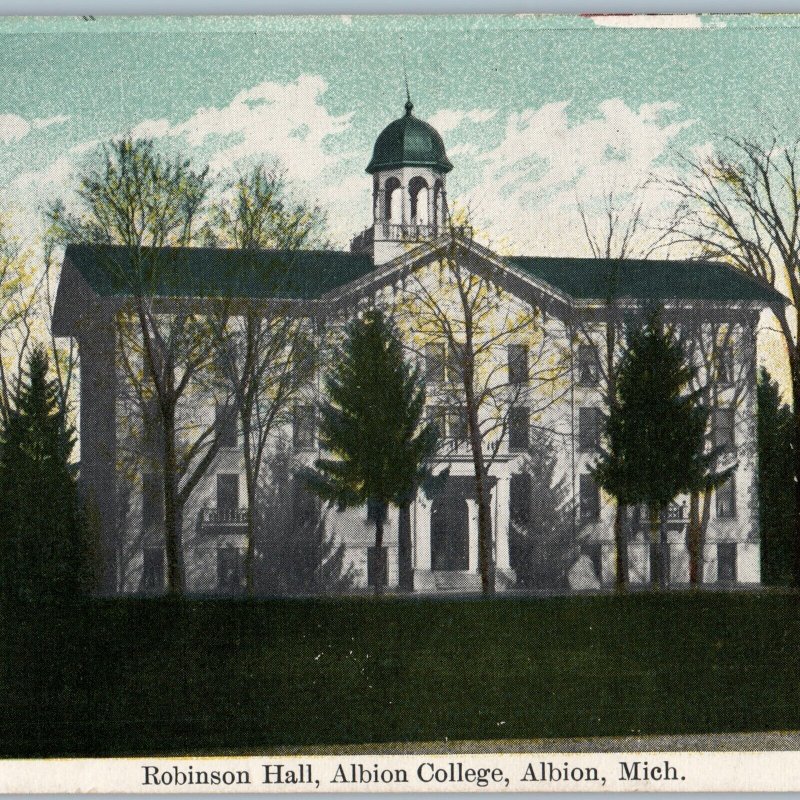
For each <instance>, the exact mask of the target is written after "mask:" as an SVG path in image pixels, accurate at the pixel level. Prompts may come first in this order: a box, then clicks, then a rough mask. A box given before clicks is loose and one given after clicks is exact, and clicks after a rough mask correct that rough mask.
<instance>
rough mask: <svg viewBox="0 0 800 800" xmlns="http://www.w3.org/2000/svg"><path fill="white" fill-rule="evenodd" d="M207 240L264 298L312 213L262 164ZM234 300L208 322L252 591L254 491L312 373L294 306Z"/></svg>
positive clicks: (294, 252)
mask: <svg viewBox="0 0 800 800" xmlns="http://www.w3.org/2000/svg"><path fill="white" fill-rule="evenodd" d="M212 226H213V230H214V233H215V235H216V236H217V237H218V238H219V241H221V242H222V243H224V244H226V245H229V246H233V247H235V248H238V249H239V250H241V251H243V252H242V254H241V256H243V258H242V257H240V268H244V269H245V270H247V271H248V272H252V273H255V272H256V271H258V274H259V281H260V282H261V284H262V286H263V287H264V289H265V292H266V293H273V294H274V295H275V296H276V298H277V297H278V296H279V294H280V293H279V291H278V290H279V289H280V288H283V287H284V286H285V285H286V283H287V281H288V280H289V278H290V275H291V271H292V266H293V264H294V263H295V260H296V258H297V256H298V254H299V253H300V251H301V250H302V249H303V248H307V247H309V246H310V245H315V244H317V243H318V242H319V239H320V232H321V230H322V228H323V226H324V217H323V215H322V213H321V212H320V210H319V209H317V208H312V207H309V206H307V205H305V204H303V203H295V202H292V201H291V199H290V198H289V197H288V193H287V187H286V185H285V182H284V179H283V176H282V174H281V173H280V172H279V171H276V170H271V171H270V170H267V169H266V168H264V167H263V166H258V167H256V168H254V169H253V170H252V171H251V172H250V173H249V174H247V175H242V176H240V177H239V178H238V179H237V180H236V181H235V183H234V184H233V186H231V187H229V191H228V192H227V193H226V194H225V195H223V198H222V199H221V200H220V201H219V203H218V205H217V207H216V208H215V210H214V213H213V215H212ZM276 298H273V299H265V300H262V301H258V300H254V299H244V300H241V302H240V303H239V305H238V307H237V308H236V309H235V310H233V311H232V312H231V311H230V310H225V311H224V313H223V314H222V316H221V317H217V318H214V322H215V324H214V336H215V346H216V348H217V349H218V351H219V353H220V356H221V357H220V360H219V365H220V368H221V370H222V373H223V376H224V378H225V380H226V381H227V382H228V383H229V385H230V387H231V390H232V400H233V407H234V411H235V413H236V415H237V416H238V418H239V421H240V423H241V427H242V449H243V454H244V469H245V483H246V490H247V502H248V514H247V545H246V554H245V580H246V589H247V593H248V594H249V595H251V596H252V594H253V592H254V561H255V538H256V528H257V516H258V487H259V481H260V476H261V471H262V465H263V462H264V456H265V453H266V452H267V447H268V444H269V442H270V437H272V436H273V435H274V434H275V432H276V430H277V429H279V428H280V427H282V426H284V425H286V424H287V423H288V422H290V421H291V413H292V410H293V407H294V404H295V403H296V402H297V400H298V398H299V397H300V396H301V392H302V390H303V388H304V387H306V386H307V384H308V383H309V381H310V380H311V378H312V375H313V371H314V364H315V359H314V357H313V356H314V347H313V340H314V331H313V320H309V319H308V318H304V317H303V316H302V315H301V312H302V308H301V307H300V306H299V304H298V303H297V302H292V301H286V300H280V299H276Z"/></svg>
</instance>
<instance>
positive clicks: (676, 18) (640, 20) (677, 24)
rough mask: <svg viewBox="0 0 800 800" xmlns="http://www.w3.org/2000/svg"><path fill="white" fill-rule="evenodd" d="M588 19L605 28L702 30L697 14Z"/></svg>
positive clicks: (613, 15) (615, 15)
mask: <svg viewBox="0 0 800 800" xmlns="http://www.w3.org/2000/svg"><path fill="white" fill-rule="evenodd" d="M589 19H591V20H592V22H594V24H595V25H600V26H602V27H605V28H702V27H703V21H702V19H701V17H700V15H699V14H599V15H597V16H591V17H589Z"/></svg>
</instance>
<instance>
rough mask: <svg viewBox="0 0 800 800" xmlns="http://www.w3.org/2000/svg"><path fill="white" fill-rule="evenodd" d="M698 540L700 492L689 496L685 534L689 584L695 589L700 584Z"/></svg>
mask: <svg viewBox="0 0 800 800" xmlns="http://www.w3.org/2000/svg"><path fill="white" fill-rule="evenodd" d="M700 539H701V523H700V492H698V491H693V492H692V493H691V494H690V495H689V529H688V531H687V533H686V546H687V549H688V550H689V583H690V584H691V585H692V588H697V585H698V584H699V583H701V575H700Z"/></svg>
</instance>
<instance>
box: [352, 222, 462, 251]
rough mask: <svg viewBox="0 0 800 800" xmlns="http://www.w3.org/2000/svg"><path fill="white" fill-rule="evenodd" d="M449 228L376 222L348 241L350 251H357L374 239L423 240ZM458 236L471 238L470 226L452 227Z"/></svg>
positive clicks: (384, 240) (363, 248) (367, 245)
mask: <svg viewBox="0 0 800 800" xmlns="http://www.w3.org/2000/svg"><path fill="white" fill-rule="evenodd" d="M449 230H451V229H450V228H449V227H448V226H447V225H418V224H415V223H407V224H405V225H395V224H393V223H391V222H377V223H375V225H373V226H372V227H370V228H367V229H366V230H364V231H362V232H361V233H359V234H358V236H356V237H355V238H354V239H353V240H352V242H351V243H350V250H351V251H352V252H354V253H355V252H359V251H361V250H365V249H366V248H368V247H369V246H370V245H371V244H372V243H373V242H374V241H376V240H378V241H382V242H424V241H427V240H429V239H435V238H436V237H437V236H441V235H442V234H444V233H447V232H448V231H449ZM452 230H453V232H454V233H455V234H456V235H458V236H463V237H467V238H472V228H471V227H470V226H469V225H459V226H457V227H454V228H452Z"/></svg>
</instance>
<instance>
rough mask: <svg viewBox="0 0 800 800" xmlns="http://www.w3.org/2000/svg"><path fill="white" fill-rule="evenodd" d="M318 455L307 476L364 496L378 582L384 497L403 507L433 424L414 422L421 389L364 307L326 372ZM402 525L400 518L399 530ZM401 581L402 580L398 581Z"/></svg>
mask: <svg viewBox="0 0 800 800" xmlns="http://www.w3.org/2000/svg"><path fill="white" fill-rule="evenodd" d="M326 390H327V397H328V399H327V401H326V402H324V403H323V405H322V407H321V413H320V441H321V444H322V446H323V448H324V449H325V450H327V451H329V452H330V454H331V457H328V458H320V459H318V460H317V462H316V471H315V472H313V473H310V474H309V475H308V483H309V486H310V487H311V489H312V490H313V491H315V492H316V493H317V494H318V495H319V496H320V497H321V498H322V499H324V500H328V501H330V502H334V503H336V504H337V505H338V506H339V507H341V508H345V507H348V506H355V505H362V504H363V503H368V504H369V506H370V509H371V511H372V517H373V519H374V521H375V552H376V559H375V570H376V575H375V581H374V584H375V591H376V592H378V593H379V592H380V591H381V590H382V588H383V586H384V585H385V582H386V575H385V561H384V558H383V525H384V521H385V518H386V510H387V507H388V506H389V504H395V505H397V506H400V508H401V512H402V511H404V510H405V511H406V512H407V510H408V508H409V504H410V502H411V499H412V498H413V496H414V495H415V494H416V491H417V488H418V487H419V486H420V485H421V483H422V482H423V481H424V480H425V479H426V478H427V476H428V473H427V469H426V467H425V461H426V460H427V459H428V458H429V457H430V456H431V455H432V454H433V453H434V451H435V449H436V439H437V434H436V428H435V426H434V425H433V424H432V423H427V424H424V425H423V424H422V418H423V414H424V410H425V389H424V387H423V385H422V383H421V381H420V378H419V374H418V370H417V369H415V368H412V367H410V366H409V364H407V363H406V361H405V359H404V358H403V347H402V344H401V343H400V340H399V338H398V336H397V333H396V332H395V330H394V327H393V326H392V324H391V323H390V322H389V321H388V320H387V319H386V318H385V317H384V315H383V314H382V313H381V312H380V311H369V312H367V313H366V314H365V315H364V317H363V318H361V319H357V320H355V321H354V322H353V323H352V324H351V325H350V328H349V331H348V336H347V340H346V342H345V343H344V347H343V349H342V357H341V359H340V360H339V362H338V363H337V364H335V366H334V367H333V369H332V371H331V373H330V374H329V375H328V377H327V380H326ZM406 527H409V526H407V525H403V524H401V526H400V528H401V533H403V532H404V529H405V528H406ZM400 545H401V546H400V548H399V549H400V554H401V558H400V561H401V564H400V572H401V574H402V575H404V576H405V575H407V574H408V572H409V570H410V558H409V557H410V546H408V545H410V543H405V544H404V543H403V542H401V543H400ZM401 583H402V582H401Z"/></svg>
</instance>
